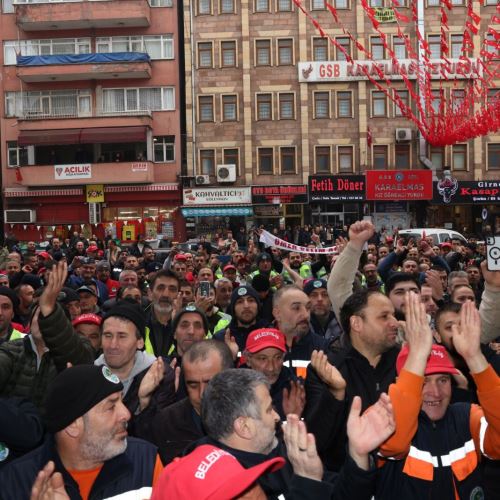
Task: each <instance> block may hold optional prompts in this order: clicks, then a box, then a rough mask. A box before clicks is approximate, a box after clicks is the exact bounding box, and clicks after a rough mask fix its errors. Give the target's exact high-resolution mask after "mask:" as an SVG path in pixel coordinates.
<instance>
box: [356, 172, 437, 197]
mask: <svg viewBox="0 0 500 500" xmlns="http://www.w3.org/2000/svg"><path fill="white" fill-rule="evenodd" d="M366 199H367V200H385V201H388V200H394V201H400V200H409V201H411V200H431V199H432V171H431V170H392V171H391V170H367V171H366Z"/></svg>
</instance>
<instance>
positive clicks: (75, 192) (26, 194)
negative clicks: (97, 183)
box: [4, 188, 83, 198]
mask: <svg viewBox="0 0 500 500" xmlns="http://www.w3.org/2000/svg"><path fill="white" fill-rule="evenodd" d="M4 194H5V197H6V198H30V197H32V196H80V195H83V189H82V188H72V189H15V188H5V191H4Z"/></svg>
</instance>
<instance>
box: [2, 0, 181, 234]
mask: <svg viewBox="0 0 500 500" xmlns="http://www.w3.org/2000/svg"><path fill="white" fill-rule="evenodd" d="M1 9H2V10H1V14H0V39H1V42H2V50H1V52H0V68H1V73H0V92H1V95H2V98H1V99H0V113H1V116H2V120H0V123H1V124H0V138H1V146H0V151H1V163H2V177H3V196H4V209H5V215H6V217H5V220H4V224H5V229H6V232H9V233H13V234H14V235H15V236H16V237H17V238H19V239H22V240H27V239H35V240H40V239H46V238H49V237H51V236H59V237H62V238H65V237H68V235H71V233H72V232H74V231H78V232H84V233H85V234H86V235H87V236H90V235H91V234H97V235H100V236H102V235H103V234H104V233H105V232H109V233H111V234H113V236H115V237H117V238H119V239H122V240H128V241H132V240H135V238H136V237H137V236H138V235H139V234H145V235H146V237H147V238H151V239H156V237H157V235H158V234H161V235H163V236H164V237H165V238H168V239H173V238H175V239H183V238H184V221H183V219H182V216H181V214H180V211H179V210H178V206H179V204H180V200H181V191H180V188H179V183H178V176H179V174H180V171H181V128H180V127H181V112H182V107H181V103H180V98H181V97H180V87H179V83H180V78H181V76H180V75H181V74H180V62H179V60H180V58H179V54H180V55H182V51H183V47H182V40H179V38H178V28H179V26H178V10H177V2H174V1H173V0H73V1H71V0H68V1H66V0H58V1H51V0H2V4H1ZM179 51H180V52H179Z"/></svg>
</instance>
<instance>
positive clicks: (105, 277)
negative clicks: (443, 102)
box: [0, 221, 500, 500]
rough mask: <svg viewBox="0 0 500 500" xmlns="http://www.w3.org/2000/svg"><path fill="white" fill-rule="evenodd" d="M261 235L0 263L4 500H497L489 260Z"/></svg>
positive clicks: (377, 236) (4, 257)
mask: <svg viewBox="0 0 500 500" xmlns="http://www.w3.org/2000/svg"><path fill="white" fill-rule="evenodd" d="M272 233H273V234H274V236H275V237H277V238H281V239H282V240H283V241H284V242H289V243H294V242H295V243H296V244H297V245H300V246H293V245H290V246H292V247H293V248H289V249H288V250H283V249H281V248H280V245H277V246H272V247H266V246H265V245H264V243H263V241H264V239H262V238H260V237H259V232H258V231H252V232H251V234H248V233H247V232H246V231H245V230H244V229H243V228H242V230H241V234H239V235H238V234H235V235H233V234H232V233H231V232H229V233H228V234H225V235H224V236H223V237H222V236H221V235H220V236H219V237H218V238H217V239H216V240H215V243H213V242H210V241H205V239H204V238H201V239H200V240H199V241H197V242H196V243H192V244H191V245H181V244H178V243H176V242H173V243H172V244H171V246H170V247H169V249H168V250H163V251H162V252H158V251H155V249H153V248H151V247H150V246H149V245H148V244H147V242H146V241H145V240H144V239H143V238H142V237H139V238H138V239H137V241H136V242H135V243H134V244H133V245H130V246H126V245H123V246H121V247H120V244H119V242H117V241H116V240H114V239H112V238H111V237H110V236H109V237H107V238H106V239H105V240H104V241H98V240H97V239H86V238H83V237H82V236H81V235H79V234H75V235H74V236H73V238H72V239H70V240H67V241H61V240H60V239H58V238H53V239H52V240H51V241H50V245H48V246H47V247H46V248H44V250H42V251H40V250H39V249H37V245H36V243H35V242H33V241H30V242H27V244H26V245H25V248H26V249H25V250H23V251H21V250H20V249H19V248H20V246H16V245H14V246H11V247H10V248H9V249H4V251H3V252H2V253H1V254H0V269H1V271H0V485H1V486H2V487H1V488H0V499H5V500H10V499H12V500H19V499H30V498H31V499H32V500H65V499H67V498H70V499H72V500H73V499H84V500H87V499H92V500H93V499H104V498H111V497H113V498H125V496H123V497H120V495H126V494H128V495H132V496H130V497H127V498H140V499H146V498H152V499H154V500H159V499H167V498H176V499H190V500H191V499H207V500H208V499H214V500H215V499H217V500H224V499H232V498H245V499H263V498H271V499H277V498H287V499H292V500H293V499H307V498H316V499H317V498H321V499H323V498H324V499H328V498H332V499H342V498H346V499H350V500H352V499H356V500H358V499H359V500H362V499H367V500H369V499H371V498H376V499H395V498H401V499H410V500H411V499H420V498H432V499H438V498H439V499H440V500H447V499H457V498H460V499H462V498H463V499H465V498H467V499H469V498H478V499H479V498H500V481H499V479H498V478H499V477H500V474H499V473H500V467H499V462H498V460H500V404H499V403H498V401H500V378H499V370H500V307H499V304H500V272H497V271H490V270H488V268H487V265H486V264H487V262H486V249H485V246H484V244H483V243H482V242H481V241H478V240H477V239H474V238H471V239H469V241H468V243H467V244H464V242H463V241H461V240H453V241H449V242H444V243H442V244H440V245H438V244H436V242H435V241H434V240H433V238H432V237H431V236H426V235H425V234H424V235H423V236H422V238H420V239H416V240H414V239H405V238H402V237H401V238H400V237H398V235H397V234H396V235H389V234H383V233H382V234H381V233H380V232H378V233H377V232H376V231H375V228H374V227H373V225H372V224H371V223H370V222H369V221H358V222H355V223H354V224H352V225H351V226H350V227H346V228H344V229H343V230H342V231H337V232H334V231H330V230H329V228H324V227H321V226H313V227H310V228H307V231H304V233H307V234H302V233H301V234H299V233H298V232H297V234H295V233H294V232H290V234H288V232H287V231H286V230H282V231H279V230H275V231H272ZM261 239H262V242H261V241H260V240H261ZM285 246H286V245H285ZM23 248H24V246H23ZM318 249H322V250H321V251H319V250H318ZM161 255H163V257H160V256H161Z"/></svg>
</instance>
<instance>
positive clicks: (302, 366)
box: [291, 359, 311, 378]
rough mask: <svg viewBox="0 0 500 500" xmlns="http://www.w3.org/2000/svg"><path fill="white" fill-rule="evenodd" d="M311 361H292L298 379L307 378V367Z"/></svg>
mask: <svg viewBox="0 0 500 500" xmlns="http://www.w3.org/2000/svg"><path fill="white" fill-rule="evenodd" d="M310 362H311V361H310V360H308V359H292V363H291V364H292V368H294V369H295V373H296V374H297V377H302V378H306V375H307V367H308V366H309V363H310Z"/></svg>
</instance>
